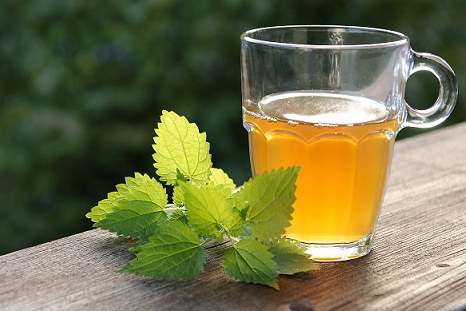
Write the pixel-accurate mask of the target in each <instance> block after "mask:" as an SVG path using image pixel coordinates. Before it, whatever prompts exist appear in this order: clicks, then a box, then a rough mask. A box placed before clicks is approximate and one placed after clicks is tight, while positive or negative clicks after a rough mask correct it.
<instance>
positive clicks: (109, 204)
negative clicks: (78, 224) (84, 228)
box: [86, 191, 124, 222]
mask: <svg viewBox="0 0 466 311" xmlns="http://www.w3.org/2000/svg"><path fill="white" fill-rule="evenodd" d="M121 199H124V196H123V195H122V194H121V193H119V192H117V191H114V192H110V193H109V194H108V196H107V199H103V200H101V201H99V203H98V204H97V205H96V206H94V207H93V208H92V209H91V211H90V212H89V213H87V214H86V217H87V218H90V219H91V220H92V221H93V222H99V221H101V220H102V219H105V218H106V217H107V214H108V213H110V212H111V211H112V209H113V207H114V206H115V205H116V204H117V202H118V201H119V200H121Z"/></svg>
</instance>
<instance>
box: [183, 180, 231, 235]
mask: <svg viewBox="0 0 466 311" xmlns="http://www.w3.org/2000/svg"><path fill="white" fill-rule="evenodd" d="M183 193H184V201H185V202H184V205H185V208H186V216H187V218H188V221H189V223H190V225H191V226H193V228H195V229H196V230H197V231H198V232H200V233H202V234H203V235H210V236H218V233H219V231H221V230H222V228H225V227H226V224H228V223H229V222H230V221H231V219H232V218H233V217H234V211H233V200H232V199H230V195H231V192H230V190H229V189H228V188H225V187H224V186H223V185H217V186H214V185H202V186H197V185H195V184H192V183H186V184H184V185H183Z"/></svg>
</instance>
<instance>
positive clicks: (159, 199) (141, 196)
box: [86, 173, 168, 222]
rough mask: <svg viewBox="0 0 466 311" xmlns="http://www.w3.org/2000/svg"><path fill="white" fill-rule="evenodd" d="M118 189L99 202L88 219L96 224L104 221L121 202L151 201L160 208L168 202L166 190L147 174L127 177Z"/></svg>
mask: <svg viewBox="0 0 466 311" xmlns="http://www.w3.org/2000/svg"><path fill="white" fill-rule="evenodd" d="M116 188H117V191H114V192H110V193H109V194H108V197H107V199H104V200H102V201H99V203H98V205H97V206H95V207H93V208H92V209H91V211H90V212H89V213H87V214H86V217H87V218H90V219H91V220H92V221H94V222H99V221H102V220H103V219H105V218H107V214H109V213H111V212H112V211H113V209H114V207H115V206H117V205H118V204H119V201H121V200H124V199H126V200H139V201H150V202H153V203H155V204H156V205H158V206H160V207H164V206H165V205H166V204H167V202H168V195H167V193H166V190H165V188H163V186H162V184H161V183H159V182H157V181H156V180H155V179H154V178H151V177H149V176H148V175H147V174H144V175H142V174H140V173H135V177H134V178H133V177H126V178H125V183H124V184H118V185H116Z"/></svg>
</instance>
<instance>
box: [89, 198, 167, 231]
mask: <svg viewBox="0 0 466 311" xmlns="http://www.w3.org/2000/svg"><path fill="white" fill-rule="evenodd" d="M167 219H168V217H167V214H166V213H165V211H163V209H162V208H161V207H160V206H158V205H157V204H155V203H153V202H149V201H138V200H133V201H128V200H126V199H125V200H121V201H120V202H118V205H117V206H114V207H113V211H112V212H111V213H109V214H107V217H106V218H105V219H102V220H101V221H99V222H98V223H96V224H95V226H96V227H98V228H101V229H105V230H108V231H111V232H115V233H117V234H120V235H123V236H125V237H131V238H132V239H137V238H141V239H147V238H149V237H150V236H152V235H153V234H154V232H155V229H156V228H157V225H158V224H159V223H160V222H163V221H166V220H167Z"/></svg>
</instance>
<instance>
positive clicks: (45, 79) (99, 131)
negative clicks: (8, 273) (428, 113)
mask: <svg viewBox="0 0 466 311" xmlns="http://www.w3.org/2000/svg"><path fill="white" fill-rule="evenodd" d="M465 19H466V1H464V0H443V1H438V0H422V1H421V0H416V1H415V0H409V1H407V0H378V1H375V0H354V1H350V0H344V1H343V0H342V1H336V0H333V1H329V0H314V1H284V0H281V1H279V0H271V1H265V0H258V1H257V0H255V1H250V0H222V1H219V0H209V1H202V0H199V1H181V0H179V1H168V0H165V1H164V0H140V1H123V0H113V1H95V0H92V1H90V0H34V1H32V0H31V1H21V0H2V1H1V2H0V239H1V240H0V253H6V252H10V251H13V250H16V249H20V248H24V247H27V246H31V245H34V244H37V243H41V242H44V241H48V240H51V239H56V238H59V237H62V236H66V235H70V234H73V233H76V232H80V231H83V230H87V229H89V228H90V227H91V222H90V221H89V220H88V219H86V218H84V214H85V213H86V212H87V211H88V210H90V208H91V207H93V206H94V205H95V204H96V203H97V201H98V200H101V199H103V198H105V197H106V194H107V193H108V192H110V191H113V190H114V185H115V184H117V183H120V182H122V181H123V180H124V177H125V176H131V175H133V173H134V172H136V171H137V172H146V173H148V174H150V175H152V176H155V172H154V168H153V166H152V157H151V155H152V153H153V150H152V147H151V143H152V136H153V129H154V127H156V122H157V121H158V119H159V115H160V114H161V110H162V109H167V110H174V111H176V112H177V113H179V114H182V115H185V116H186V117H188V119H189V120H190V121H191V122H196V123H197V124H198V125H199V127H200V129H201V130H202V131H206V132H207V137H208V140H209V141H210V142H211V152H212V154H213V161H214V165H215V166H217V167H221V168H223V169H225V170H226V171H227V172H228V173H229V174H230V175H231V176H232V177H233V178H234V179H235V181H236V182H237V183H242V182H243V181H245V180H246V179H247V178H249V176H250V172H249V163H248V161H249V159H248V151H247V136H246V131H245V130H244V129H243V128H242V125H241V92H240V66H239V58H240V55H239V49H240V41H239V36H240V34H241V33H242V32H244V31H246V30H248V29H251V28H256V27H262V26H274V25H283V24H345V25H359V26H371V27H382V28H388V29H392V30H396V31H400V32H403V33H405V34H406V35H408V36H409V37H410V38H411V45H412V47H413V49H414V50H416V51H427V52H431V53H434V54H437V55H440V56H441V57H443V58H444V59H445V60H446V61H447V62H449V63H450V65H451V66H452V67H453V68H454V70H455V71H456V73H457V75H458V78H459V83H460V90H461V89H462V88H464V81H465V76H466V62H465V56H466V53H465V52H466V20H465ZM437 94H438V83H437V80H436V79H435V78H434V77H433V76H430V75H429V74H418V75H416V77H415V78H411V79H410V80H409V82H408V89H407V100H408V102H410V103H411V105H413V106H416V107H419V108H423V107H427V106H429V105H430V104H431V103H433V101H434V100H435V98H436V97H437ZM465 107H466V106H465V102H464V100H463V99H462V97H461V96H460V98H459V101H458V104H457V108H456V110H455V111H454V113H453V114H452V116H451V118H450V119H449V120H448V122H447V123H445V125H448V124H452V123H455V122H460V121H464V120H465V119H466V117H465V114H466V113H465V109H466V108H465ZM420 132H422V131H416V130H403V131H402V132H401V134H400V136H399V139H401V138H403V137H406V136H409V135H413V134H417V133H420Z"/></svg>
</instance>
